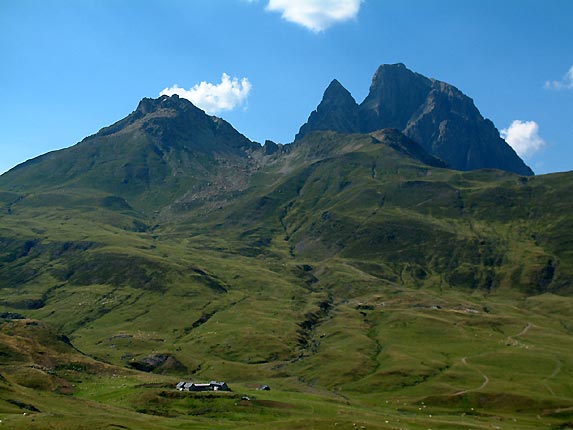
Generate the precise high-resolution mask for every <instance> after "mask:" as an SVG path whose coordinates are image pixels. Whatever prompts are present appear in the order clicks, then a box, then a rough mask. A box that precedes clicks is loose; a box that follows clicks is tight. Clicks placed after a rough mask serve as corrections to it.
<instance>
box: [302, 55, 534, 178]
mask: <svg viewBox="0 0 573 430" xmlns="http://www.w3.org/2000/svg"><path fill="white" fill-rule="evenodd" d="M333 82H334V81H333ZM332 86H333V84H331V85H330V86H329V88H328V89H327V91H326V92H325V95H324V98H323V100H322V102H321V103H320V105H319V106H318V108H317V109H316V111H314V112H313V113H311V115H310V117H309V119H308V121H307V123H306V124H304V125H303V126H302V127H301V129H300V131H299V133H298V134H297V136H296V138H295V140H298V139H300V138H301V137H302V136H304V135H305V134H308V133H309V132H311V131H314V130H334V131H342V132H346V133H370V132H373V131H375V130H379V129H382V128H396V129H398V130H400V131H402V132H403V133H404V134H405V135H406V136H408V137H409V138H411V139H412V140H414V141H416V142H417V143H419V144H420V145H421V146H422V147H423V148H424V149H425V150H426V151H428V152H429V153H430V154H432V155H434V156H436V157H438V158H440V159H442V160H444V161H445V162H446V163H447V164H448V165H449V166H450V167H452V168H454V169H458V170H474V169H481V168H496V169H501V170H507V171H510V172H515V173H518V174H522V175H532V174H533V171H532V170H531V169H530V168H529V167H528V166H527V165H525V163H524V162H523V160H521V158H519V156H518V155H517V154H516V153H515V151H514V150H513V149H512V148H511V147H510V146H509V145H508V144H507V143H506V142H505V141H504V140H503V139H502V138H501V137H500V135H499V131H498V130H497V129H496V128H495V126H494V125H493V123H492V122H491V121H490V120H488V119H485V118H484V117H483V116H482V115H481V114H480V112H479V110H478V109H477V108H476V106H475V105H474V103H473V100H472V99H471V98H469V97H467V96H466V95H465V94H463V93H462V92H461V91H460V90H458V89H457V88H456V87H454V86H452V85H450V84H447V83H445V82H441V81H438V80H435V79H430V78H427V77H425V76H423V75H421V74H419V73H415V72H413V71H411V70H409V69H408V68H407V67H406V66H405V65H404V64H402V63H398V64H383V65H381V66H380V67H379V68H378V70H377V71H376V73H375V74H374V77H373V78H372V84H371V86H370V91H369V93H368V95H367V96H366V98H365V99H364V101H363V102H362V103H361V104H360V105H357V104H356V102H355V101H354V99H353V98H352V96H351V95H350V94H348V95H345V96H344V98H343V97H342V94H343V93H344V92H343V91H342V90H337V91H334V90H333V89H332V88H331V87H332ZM334 87H335V88H336V85H334ZM332 93H334V94H336V95H337V98H336V99H335V100H344V101H345V102H344V103H341V102H338V103H332V102H330V100H332V99H333V96H332ZM327 96H328V97H327ZM350 100H352V102H353V103H352V102H351V101H350ZM327 101H328V102H327Z"/></svg>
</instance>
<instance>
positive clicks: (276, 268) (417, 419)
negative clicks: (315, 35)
mask: <svg viewBox="0 0 573 430" xmlns="http://www.w3.org/2000/svg"><path fill="white" fill-rule="evenodd" d="M572 179H573V178H572V174H571V173H559V174H552V175H543V176H533V177H531V176H522V175H518V174H515V173H511V172H507V171H502V170H494V169H485V170H475V171H457V170H452V169H449V168H448V167H447V165H446V164H445V162H444V161H442V160H440V159H438V158H436V157H435V156H433V155H431V154H429V153H428V152H427V151H426V150H425V149H424V148H423V146H422V145H420V144H418V143H416V142H415V141H414V140H411V139H410V138H408V137H406V136H405V135H404V134H402V133H401V132H400V131H398V130H396V129H380V130H375V131H372V132H368V133H343V132H340V131H332V130H326V131H312V132H309V133H307V134H305V135H304V136H302V137H300V138H298V139H297V140H296V141H295V142H294V143H293V144H290V145H274V144H272V142H269V143H267V144H266V145H265V146H264V147H261V146H260V145H258V144H256V143H253V142H251V141H249V140H248V139H247V138H245V137H244V136H242V135H241V134H240V133H238V132H236V131H235V130H234V129H233V128H232V127H231V126H230V125H229V124H228V123H225V122H223V121H222V120H220V119H217V118H215V117H210V116H208V115H206V114H204V113H203V112H202V111H200V110H198V109H197V108H195V107H194V106H192V105H191V104H190V103H189V102H187V101H185V100H182V99H179V98H176V97H161V98H159V99H156V100H149V99H144V100H143V101H142V102H141V103H140V105H139V107H138V108H137V109H136V111H135V112H134V113H132V114H131V115H130V116H128V117H127V118H125V119H124V120H121V121H119V122H118V123H116V124H114V125H113V126H111V127H108V128H105V129H103V130H101V131H100V132H99V133H97V134H96V135H94V136H91V137H89V138H86V139H85V140H84V141H82V142H81V143H80V144H78V145H76V146H74V147H72V148H69V149H66V150H62V151H58V152H55V153H50V154H47V155H45V156H43V157H40V158H38V159H35V160H32V161H29V162H27V163H24V164H23V165H20V166H18V167H17V168H15V169H13V170H12V171H10V172H8V173H6V174H4V175H2V176H1V177H0V190H1V192H0V303H1V307H0V313H1V315H0V348H2V349H1V351H0V352H1V353H0V359H1V360H2V366H1V367H0V375H1V378H0V414H1V415H2V418H1V419H2V420H3V422H4V421H6V422H7V423H9V424H10V425H11V428H50V426H57V427H59V428H78V427H77V424H78V422H81V423H82V425H84V426H85V427H86V428H114V427H115V428H117V427H120V428H142V429H146V428H149V429H153V428H189V427H193V428H253V427H254V428H257V427H259V428H268V426H269V425H271V424H270V423H271V422H272V425H273V426H274V427H276V428H285V429H291V428H292V429H294V428H316V429H323V428H324V429H326V428H332V427H334V426H341V427H342V428H356V427H357V426H363V427H365V428H376V429H391V428H409V429H422V428H424V429H427V428H436V429H454V428H465V426H468V427H467V428H490V427H492V426H499V427H501V428H508V429H530V428H531V429H533V428H540V426H541V427H549V428H568V427H567V426H570V425H571V422H572V421H573V416H572V413H573V411H571V402H572V401H573V391H572V390H571V386H573V385H572V384H571V381H572V378H573V362H572V360H571V356H570V351H571V349H572V347H573V338H572V329H573V328H572V327H571V321H572V320H573V315H572V313H571V309H573V307H572V306H571V305H572V301H573V298H572V296H573V290H572V289H571V285H572V282H571V281H572V278H573V272H572V269H571V267H573V265H572V263H573V261H572V260H573V255H572V253H571V250H572V249H573V246H572V241H573V236H572V234H573V233H572V231H573V225H571V217H570V216H569V214H570V213H572V210H573V207H572V206H573V202H572V201H571V199H570V198H569V196H571V195H572V193H571V191H572V190H571V187H572V186H573V182H572ZM181 379H193V380H196V381H206V380H225V381H227V382H228V383H229V385H230V386H231V388H233V390H234V392H233V393H230V394H224V393H223V394H221V395H213V394H210V393H207V394H208V395H195V394H187V393H180V392H177V391H175V390H174V389H173V387H174V384H175V383H176V382H177V381H179V380H181ZM263 383H268V384H269V385H270V386H271V387H272V390H271V391H270V392H262V391H257V390H256V387H258V386H260V385H261V384H263ZM66 409H68V410H69V409H72V410H73V411H75V412H73V413H67V412H65V410H66ZM23 414H26V415H23ZM430 426H431V427H430Z"/></svg>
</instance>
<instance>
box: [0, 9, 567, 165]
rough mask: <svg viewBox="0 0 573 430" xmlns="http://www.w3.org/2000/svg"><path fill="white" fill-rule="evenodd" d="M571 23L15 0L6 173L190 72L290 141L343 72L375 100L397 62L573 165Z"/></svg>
mask: <svg viewBox="0 0 573 430" xmlns="http://www.w3.org/2000/svg"><path fill="white" fill-rule="evenodd" d="M572 21H573V1H571V0H503V1H500V0H479V1H474V0H464V1H459V0H364V1H360V0H304V1H301V0H258V1H256V0H250V1H249V0H216V1H215V0H161V1H159V0H145V1H141V0H97V1H96V0H82V1H69V0H59V1H57V0H0V64H1V67H0V90H1V95H2V102H1V103H0V154H1V155H0V172H4V171H6V170H8V169H9V168H11V167H13V166H15V165H16V164H19V163H20V162H23V161H25V160H26V159H29V158H32V157H35V156H37V155H40V154H43V153H45V152H48V151H51V150H55V149H59V148H64V147H67V146H71V145H73V144H75V143H77V142H78V141H80V140H81V139H83V138H84V137H86V136H88V135H90V134H93V133H95V132H97V131H98V130H99V129H100V128H102V127H104V126H107V125H109V124H111V123H113V122H115V121H117V120H119V119H121V118H122V117H124V116H126V115H127V114H129V113H130V112H131V111H133V110H134V109H135V108H136V106H137V103H138V102H139V100H140V99H141V98H143V97H158V96H159V94H160V93H161V92H162V91H163V90H165V89H167V88H172V87H173V86H174V85H175V84H177V85H178V87H179V88H182V89H185V90H187V91H189V90H191V92H190V93H189V94H192V95H194V96H195V97H197V100H199V102H201V103H206V104H205V105H204V106H203V108H205V109H207V110H210V111H211V112H215V113H216V114H217V115H218V116H221V117H223V118H225V119H226V120H228V121H229V122H231V124H233V126H234V127H235V128H237V129H238V130H239V131H240V132H242V133H243V134H245V135H246V136H247V137H249V138H250V139H252V140H255V141H259V142H263V141H264V140H265V139H271V140H274V141H276V142H281V143H288V142H291V141H292V140H293V138H294V135H295V134H296V132H297V131H298V128H299V127H300V126H301V125H302V124H303V123H304V122H305V121H306V119H307V117H308V115H309V114H310V112H311V111H312V110H313V109H314V108H315V107H316V105H317V104H318V103H319V102H320V100H321V97H322V93H323V91H324V89H325V88H326V86H327V85H328V83H329V82H330V81H331V80H332V79H333V78H337V79H338V80H339V81H340V82H341V83H342V84H343V85H344V86H345V87H346V88H347V89H348V90H349V91H350V92H351V93H352V94H353V96H354V97H355V99H356V100H357V101H358V102H361V101H362V100H363V98H364V97H365V96H366V94H367V92H368V88H369V85H370V80H371V78H372V75H373V74H374V72H375V70H376V68H377V67H378V66H379V65H380V64H383V63H396V62H403V63H405V64H406V66H407V67H408V68H410V69H412V70H414V71H416V72H419V73H421V74H423V75H426V76H428V77H432V78H436V79H439V80H442V81H445V82H448V83H451V84H453V85H455V86H456V87H458V88H459V89H460V90H462V91H463V92H464V93H465V94H467V95H468V96H470V97H472V98H473V99H474V101H475V103H476V105H477V107H478V109H480V111H481V113H482V114H483V115H484V116H485V117H487V118H490V119H491V120H492V121H493V122H494V123H495V124H496V126H497V127H498V129H500V130H502V129H505V130H506V134H505V135H506V136H507V138H508V140H510V139H511V140H512V144H513V145H515V146H518V145H520V146H519V147H520V148H522V149H521V150H522V151H525V150H529V151H530V152H529V153H528V154H527V155H526V156H524V159H525V161H526V162H527V163H528V164H529V165H530V166H531V167H532V168H533V169H534V171H535V172H536V173H547V172H555V171H566V170H573V69H572V67H573V22H572ZM223 74H226V76H227V77H228V79H227V78H225V79H226V80H225V83H224V85H222V86H221V85H220V84H221V82H222V76H223ZM201 82H203V84H202V85H201ZM194 87H195V88H194ZM193 88H194V89H193ZM199 102H198V103H199ZM223 107H226V108H228V109H227V110H222V108H223Z"/></svg>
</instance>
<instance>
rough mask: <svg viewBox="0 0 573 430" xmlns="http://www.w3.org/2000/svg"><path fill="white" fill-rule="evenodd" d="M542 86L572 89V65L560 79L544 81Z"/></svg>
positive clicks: (551, 88) (552, 88)
mask: <svg viewBox="0 0 573 430" xmlns="http://www.w3.org/2000/svg"><path fill="white" fill-rule="evenodd" d="M543 88H546V89H548V90H573V66H571V68H570V69H569V70H568V71H567V73H566V74H565V76H563V79H561V80H560V81H545V85H543Z"/></svg>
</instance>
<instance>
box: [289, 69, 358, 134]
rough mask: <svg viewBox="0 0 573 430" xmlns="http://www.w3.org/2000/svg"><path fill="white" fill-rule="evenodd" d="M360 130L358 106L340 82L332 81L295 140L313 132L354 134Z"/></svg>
mask: <svg viewBox="0 0 573 430" xmlns="http://www.w3.org/2000/svg"><path fill="white" fill-rule="evenodd" d="M359 129H360V116H359V111H358V104H357V103H356V101H355V100H354V97H352V95H351V94H350V93H349V92H348V90H347V89H346V88H344V87H343V86H342V85H341V84H340V82H338V81H337V80H336V79H334V80H333V81H332V82H331V83H330V85H329V86H328V88H327V89H326V91H325V92H324V96H323V97H322V101H321V102H320V104H319V105H318V107H317V108H316V110H315V111H313V112H312V113H311V114H310V118H309V120H308V122H307V123H306V124H304V125H303V126H302V127H301V128H300V131H299V132H298V134H297V135H296V138H295V140H299V139H301V138H302V137H304V136H305V135H306V134H307V133H309V132H311V131H315V130H323V131H325V130H331V131H340V132H343V133H355V132H357V131H358V130H359Z"/></svg>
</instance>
